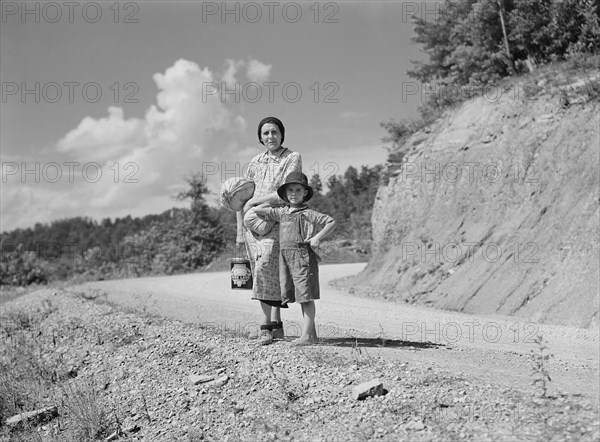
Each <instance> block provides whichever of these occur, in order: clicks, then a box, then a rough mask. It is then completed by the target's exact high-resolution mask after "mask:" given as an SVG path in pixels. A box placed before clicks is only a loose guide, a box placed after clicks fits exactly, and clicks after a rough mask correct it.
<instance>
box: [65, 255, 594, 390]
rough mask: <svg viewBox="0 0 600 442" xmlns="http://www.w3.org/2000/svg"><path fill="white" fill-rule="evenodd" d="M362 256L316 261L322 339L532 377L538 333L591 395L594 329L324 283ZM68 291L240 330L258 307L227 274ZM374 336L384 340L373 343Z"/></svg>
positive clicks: (562, 381)
mask: <svg viewBox="0 0 600 442" xmlns="http://www.w3.org/2000/svg"><path fill="white" fill-rule="evenodd" d="M364 265H365V264H364V263H359V264H336V265H323V266H321V267H320V269H319V270H320V278H321V300H319V301H318V302H317V323H318V327H319V328H318V331H319V336H320V338H322V340H323V341H322V345H324V346H333V347H336V346H338V347H339V346H342V347H346V348H347V347H348V341H350V340H349V339H348V338H352V340H354V342H355V343H357V344H358V345H361V346H365V347H375V349H374V350H372V351H377V355H378V356H381V357H384V358H386V359H390V360H403V361H409V360H418V361H421V362H424V363H427V364H430V365H431V366H432V367H435V366H438V367H441V368H445V369H455V370H457V371H460V372H462V373H463V374H465V375H467V376H471V377H477V378H480V379H481V380H483V381H485V382H488V383H491V384H498V385H513V386H514V385H520V386H521V387H523V388H526V387H527V386H528V385H531V378H530V373H531V364H530V359H529V357H530V355H531V352H532V350H533V351H534V352H535V351H538V345H537V344H535V343H534V341H533V339H534V338H535V337H536V336H538V335H541V336H543V337H544V340H545V342H546V343H547V344H546V345H547V346H548V348H549V349H550V351H551V353H552V354H553V355H554V358H552V359H551V362H550V363H549V369H550V372H551V373H552V375H553V377H552V379H553V382H554V385H555V387H556V388H557V390H559V391H566V392H571V393H578V394H584V395H592V396H595V397H600V391H599V389H600V387H599V381H598V374H599V362H598V361H599V359H600V351H599V345H598V335H597V332H596V334H594V333H593V332H590V331H589V330H582V329H574V328H567V327H560V326H549V325H543V324H537V323H534V322H528V321H526V320H523V319H518V318H511V317H506V316H490V315H487V316H483V315H468V314H464V313H459V312H451V311H442V310H435V309H431V308H424V307H418V306H412V305H407V304H400V303H393V302H388V301H381V300H376V299H369V298H362V297H356V296H352V295H349V294H347V293H345V292H343V291H340V290H337V289H335V288H333V287H331V286H330V285H329V284H328V283H329V281H331V280H333V279H336V278H340V277H343V276H347V275H351V274H355V273H358V272H359V271H360V270H361V269H362V268H363V267H364ZM69 291H72V292H78V291H96V293H102V294H103V295H106V298H107V299H108V300H109V301H111V302H115V303H117V304H120V305H123V306H126V307H130V308H135V309H138V310H140V311H144V312H147V313H151V314H158V315H160V316H163V317H168V318H173V319H178V320H181V321H185V322H193V323H199V324H201V325H203V326H206V327H207V329H209V330H211V332H218V333H228V334H243V333H244V332H247V331H250V330H252V329H254V328H257V327H258V322H259V320H260V314H259V311H260V309H259V306H258V304H257V302H256V301H252V300H251V299H250V292H249V291H247V290H231V289H230V278H229V272H214V273H194V274H187V275H177V276H158V277H145V278H135V279H120V280H111V281H97V282H89V283H85V284H80V285H77V286H72V287H70V288H69ZM282 320H283V321H284V324H285V325H286V334H287V335H294V334H297V331H298V330H299V325H300V323H301V320H302V318H301V313H300V308H299V306H297V305H291V306H290V308H289V309H287V310H285V309H282ZM382 344H383V345H382Z"/></svg>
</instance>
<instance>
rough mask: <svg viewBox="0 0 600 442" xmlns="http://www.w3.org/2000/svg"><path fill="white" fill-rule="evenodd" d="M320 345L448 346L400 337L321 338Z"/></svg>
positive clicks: (381, 346)
mask: <svg viewBox="0 0 600 442" xmlns="http://www.w3.org/2000/svg"><path fill="white" fill-rule="evenodd" d="M318 345H328V346H333V347H378V348H411V347H412V348H415V349H424V348H438V347H446V346H445V345H443V344H434V343H432V342H412V341H401V340H399V339H381V338H353V337H349V338H319V344H318Z"/></svg>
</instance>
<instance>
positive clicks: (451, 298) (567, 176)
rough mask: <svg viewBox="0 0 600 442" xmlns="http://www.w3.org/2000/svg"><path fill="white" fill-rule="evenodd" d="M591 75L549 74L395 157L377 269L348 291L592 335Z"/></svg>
mask: <svg viewBox="0 0 600 442" xmlns="http://www.w3.org/2000/svg"><path fill="white" fill-rule="evenodd" d="M599 83H600V75H599V74H598V70H591V71H589V70H588V71H587V72H582V71H581V70H580V71H578V72H576V73H575V74H574V73H573V72H568V73H567V72H565V71H557V70H555V69H552V68H550V69H547V70H545V71H544V72H539V73H537V74H536V77H530V78H521V79H519V81H517V82H514V83H513V84H511V85H508V86H506V87H505V88H504V89H497V90H495V91H493V92H491V93H488V94H487V96H486V97H479V98H475V99H470V100H468V101H467V102H465V103H463V104H462V105H460V106H458V107H457V108H455V109H453V110H451V111H447V112H446V113H445V114H444V116H443V117H442V118H440V119H438V120H437V121H436V122H435V123H433V124H432V125H431V126H429V127H427V128H425V129H423V130H421V131H419V132H417V133H415V134H413V135H412V136H411V137H410V138H409V139H408V140H407V141H406V142H405V143H404V144H403V145H402V146H397V147H396V150H394V151H391V152H390V157H389V160H388V163H387V165H386V170H385V173H386V174H387V177H388V178H387V179H385V180H384V181H383V183H382V184H381V185H380V188H379V190H378V193H377V197H376V200H375V205H374V208H373V217H372V222H373V240H374V244H373V250H372V254H373V257H372V259H371V261H370V263H369V265H368V266H367V267H366V269H365V270H364V271H363V272H362V273H361V274H360V275H358V276H357V277H355V278H353V279H352V280H349V281H346V284H352V285H353V286H355V287H356V288H357V290H360V289H361V287H362V288H363V289H364V290H363V291H367V292H370V293H371V294H373V293H378V294H380V295H383V296H384V297H386V298H388V299H392V300H398V301H403V302H410V303H418V304H424V305H429V306H433V307H437V308H443V309H450V310H457V311H463V312H467V313H481V314H502V315H514V316H515V317H517V318H522V319H526V320H534V321H539V322H544V323H552V324H560V325H570V326H577V327H598V324H599V318H598V293H599V264H598V256H599V255H598V250H599V248H598V247H599V230H598V228H599V227H598V226H599V167H598V166H599V153H600V139H599V127H600V103H599V99H598V97H599V90H600V85H599Z"/></svg>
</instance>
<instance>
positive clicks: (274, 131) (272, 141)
mask: <svg viewBox="0 0 600 442" xmlns="http://www.w3.org/2000/svg"><path fill="white" fill-rule="evenodd" d="M260 139H261V140H262V142H263V144H264V145H265V147H266V148H267V149H268V150H269V151H270V152H275V151H276V150H277V149H279V147H281V132H280V131H279V127H278V126H277V125H276V124H273V123H266V124H263V127H261V128H260Z"/></svg>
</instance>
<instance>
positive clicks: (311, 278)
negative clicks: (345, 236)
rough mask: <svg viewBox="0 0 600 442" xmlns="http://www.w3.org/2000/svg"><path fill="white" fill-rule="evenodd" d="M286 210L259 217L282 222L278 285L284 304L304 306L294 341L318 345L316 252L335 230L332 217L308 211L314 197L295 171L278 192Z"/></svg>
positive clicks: (262, 211)
mask: <svg viewBox="0 0 600 442" xmlns="http://www.w3.org/2000/svg"><path fill="white" fill-rule="evenodd" d="M277 194H278V195H279V197H280V198H281V199H282V200H284V201H286V202H287V203H288V206H286V207H277V208H269V207H257V208H256V209H255V212H256V215H258V216H259V217H260V218H263V219H265V220H267V221H279V223H280V224H279V246H280V255H279V282H280V284H281V292H282V293H281V298H282V301H281V303H282V304H284V305H285V304H288V303H292V302H295V301H298V302H299V303H300V305H301V306H302V316H303V317H304V324H303V327H302V335H301V336H300V338H298V339H296V340H295V341H293V342H294V343H295V344H298V345H309V344H314V343H316V342H317V332H316V328H315V313H316V308H315V302H314V301H315V299H319V298H320V294H319V266H318V264H317V260H318V257H317V254H316V253H315V252H314V250H313V249H316V248H318V247H319V244H320V243H321V240H322V239H323V238H325V237H326V236H327V235H329V234H330V233H331V232H333V230H334V229H335V221H334V219H333V218H332V217H330V216H329V215H325V214H323V213H319V212H317V211H315V210H312V209H309V208H308V206H307V205H306V204H305V203H306V201H308V200H310V199H311V198H312V196H313V189H312V187H310V186H309V185H308V179H307V178H306V175H304V174H303V173H300V172H292V173H290V174H289V175H288V176H287V177H286V178H285V182H284V183H283V185H281V186H280V187H279V188H278V189H277Z"/></svg>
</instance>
